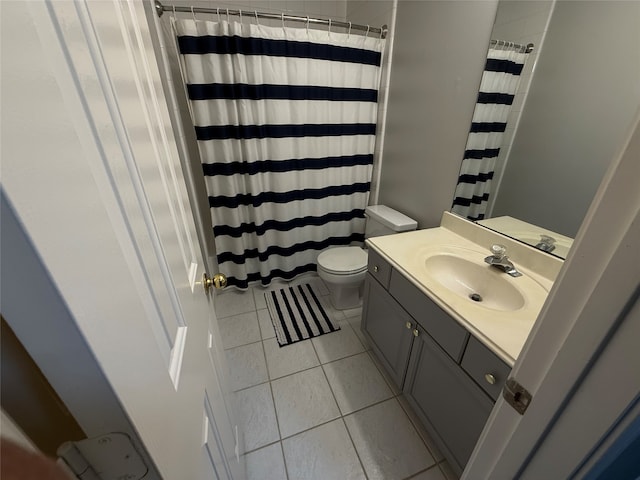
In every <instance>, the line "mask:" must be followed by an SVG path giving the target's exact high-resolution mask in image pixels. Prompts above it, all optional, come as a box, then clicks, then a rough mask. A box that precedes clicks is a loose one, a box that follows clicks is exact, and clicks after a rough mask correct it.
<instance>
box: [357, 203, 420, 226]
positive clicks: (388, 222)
mask: <svg viewBox="0 0 640 480" xmlns="http://www.w3.org/2000/svg"><path fill="white" fill-rule="evenodd" d="M364 213H365V215H367V216H368V217H370V218H373V219H375V220H377V221H378V222H380V223H382V224H383V225H385V226H386V227H389V228H390V229H392V230H393V231H394V232H408V231H410V230H415V229H416V228H418V222H416V221H415V220H414V219H413V218H409V217H407V216H406V215H405V214H404V213H400V212H398V211H397V210H394V209H393V208H389V207H387V206H386V205H369V206H368V207H367V208H366V209H365V211H364Z"/></svg>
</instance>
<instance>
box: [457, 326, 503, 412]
mask: <svg viewBox="0 0 640 480" xmlns="http://www.w3.org/2000/svg"><path fill="white" fill-rule="evenodd" d="M462 368H463V369H464V370H465V371H466V372H467V373H468V374H469V375H470V376H471V378H473V379H474V380H475V381H476V383H477V384H478V385H480V387H482V389H483V390H484V391H485V392H487V393H488V394H489V396H490V397H491V398H493V399H494V400H497V399H498V397H499V396H500V392H501V391H502V387H503V386H504V382H506V380H507V377H508V376H509V372H510V371H511V367H509V366H508V365H507V364H506V363H504V362H503V361H502V360H500V358H498V356H497V355H496V354H494V353H493V352H491V351H490V350H489V349H488V348H487V347H485V346H484V345H483V344H482V343H480V341H478V340H477V339H476V338H474V337H471V338H470V339H469V344H468V345H467V349H466V350H465V352H464V356H463V357H462ZM489 375H491V377H488V376H489ZM491 381H494V382H495V383H493V384H492V383H490V382H491Z"/></svg>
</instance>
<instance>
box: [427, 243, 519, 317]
mask: <svg viewBox="0 0 640 480" xmlns="http://www.w3.org/2000/svg"><path fill="white" fill-rule="evenodd" d="M425 267H426V269H427V272H428V273H429V275H430V276H431V277H432V278H433V279H434V280H436V281H437V282H438V283H440V284H441V285H442V286H443V287H446V288H447V289H448V290H450V291H451V292H453V293H455V294H457V295H459V296H460V297H463V298H465V299H467V300H468V301H469V302H471V303H474V304H477V305H478V306H481V307H485V308H490V309H493V310H502V311H513V310H519V309H520V308H522V307H523V306H524V304H525V298H524V295H523V294H522V293H521V292H520V290H519V289H518V288H517V287H516V286H515V285H514V283H515V282H516V281H517V279H515V278H513V277H510V276H509V275H508V274H506V273H503V272H500V271H499V270H497V269H495V267H491V266H490V265H486V266H485V265H481V264H478V263H475V262H472V261H470V260H467V259H465V258H462V257H458V256H456V255H447V254H437V255H432V256H430V257H428V258H427V259H426V260H425Z"/></svg>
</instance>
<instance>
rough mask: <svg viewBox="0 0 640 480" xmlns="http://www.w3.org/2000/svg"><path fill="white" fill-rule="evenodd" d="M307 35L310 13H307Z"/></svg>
mask: <svg viewBox="0 0 640 480" xmlns="http://www.w3.org/2000/svg"><path fill="white" fill-rule="evenodd" d="M307 35H309V15H307Z"/></svg>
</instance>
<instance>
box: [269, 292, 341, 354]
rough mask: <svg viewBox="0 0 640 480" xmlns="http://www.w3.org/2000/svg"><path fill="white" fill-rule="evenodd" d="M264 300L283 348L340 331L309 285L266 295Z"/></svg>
mask: <svg viewBox="0 0 640 480" xmlns="http://www.w3.org/2000/svg"><path fill="white" fill-rule="evenodd" d="M264 298H265V300H266V301H267V308H268V309H269V315H271V323H273V328H274V329H275V331H276V337H277V339H278V343H279V344H280V346H281V347H284V346H285V345H291V344H292V343H296V342H299V341H301V340H306V339H307V338H311V337H317V336H319V335H323V334H325V333H331V332H335V331H336V330H340V327H338V326H337V323H338V322H335V323H334V322H332V321H331V319H330V318H329V315H327V312H325V310H324V308H322V305H321V304H320V301H319V300H318V295H316V292H314V291H313V289H312V288H311V285H309V284H308V283H305V284H303V285H296V286H294V287H287V288H281V289H280V290H274V291H271V292H265V294H264Z"/></svg>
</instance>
